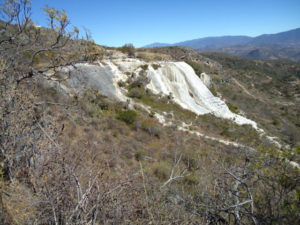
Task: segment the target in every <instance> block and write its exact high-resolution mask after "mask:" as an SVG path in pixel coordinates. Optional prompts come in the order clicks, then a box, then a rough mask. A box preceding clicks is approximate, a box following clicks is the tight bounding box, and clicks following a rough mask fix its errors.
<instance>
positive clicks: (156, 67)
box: [151, 64, 160, 70]
mask: <svg viewBox="0 0 300 225" xmlns="http://www.w3.org/2000/svg"><path fill="white" fill-rule="evenodd" d="M151 66H152V68H153V69H155V70H157V69H158V68H160V65H159V64H152V65H151Z"/></svg>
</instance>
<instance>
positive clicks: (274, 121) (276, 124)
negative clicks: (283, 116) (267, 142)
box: [272, 119, 280, 126]
mask: <svg viewBox="0 0 300 225" xmlns="http://www.w3.org/2000/svg"><path fill="white" fill-rule="evenodd" d="M272 124H273V125H274V126H278V125H279V124H280V122H279V120H277V119H275V120H273V122H272Z"/></svg>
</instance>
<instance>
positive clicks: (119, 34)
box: [32, 0, 300, 47]
mask: <svg viewBox="0 0 300 225" xmlns="http://www.w3.org/2000/svg"><path fill="white" fill-rule="evenodd" d="M46 4H48V5H49V6H51V7H55V8H58V9H65V10H66V12H67V14H68V15H69V17H70V20H71V23H72V24H73V25H76V26H78V27H83V26H84V27H86V28H88V29H89V30H90V31H91V32H92V36H93V38H94V40H95V42H96V43H98V44H101V45H107V46H121V45H123V44H125V43H133V44H134V45H135V46H136V47H141V46H143V45H146V44H150V43H153V42H165V43H175V42H179V41H185V40H190V39H195V38H201V37H208V36H222V35H249V36H257V35H260V34H264V33H277V32H281V31H286V30H290V29H294V28H299V27H300V0H106V1H104V0H85V1H84V0H32V11H33V15H32V17H33V20H34V22H35V23H37V24H40V25H43V26H45V25H46V24H47V21H46V19H45V15H44V13H43V11H42V10H41V8H43V7H44V6H45V5H46Z"/></svg>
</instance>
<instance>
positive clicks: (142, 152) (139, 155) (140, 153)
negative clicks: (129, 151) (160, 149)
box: [134, 149, 146, 161]
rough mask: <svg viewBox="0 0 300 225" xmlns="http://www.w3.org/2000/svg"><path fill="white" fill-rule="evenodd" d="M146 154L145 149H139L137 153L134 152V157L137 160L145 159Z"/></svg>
mask: <svg viewBox="0 0 300 225" xmlns="http://www.w3.org/2000/svg"><path fill="white" fill-rule="evenodd" d="M145 155H146V151H145V150H143V149H140V150H137V151H136V153H135V154H134V157H135V159H136V160H137V161H142V160H144V158H145Z"/></svg>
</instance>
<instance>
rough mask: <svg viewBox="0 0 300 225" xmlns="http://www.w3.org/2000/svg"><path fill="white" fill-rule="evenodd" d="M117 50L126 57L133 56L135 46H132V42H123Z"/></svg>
mask: <svg viewBox="0 0 300 225" xmlns="http://www.w3.org/2000/svg"><path fill="white" fill-rule="evenodd" d="M119 50H120V51H121V52H122V53H124V54H127V55H128V57H134V56H135V48H134V46H133V44H125V45H123V46H122V47H121V48H119Z"/></svg>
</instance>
